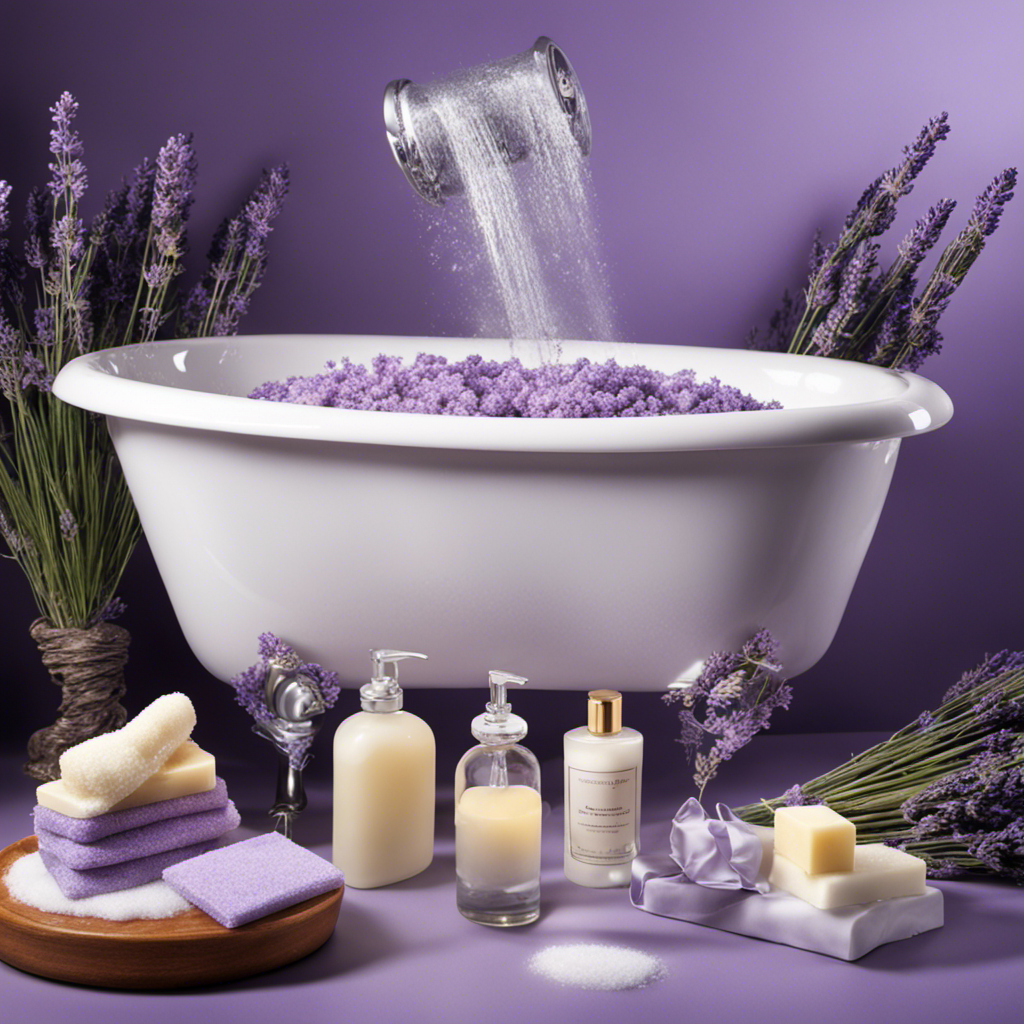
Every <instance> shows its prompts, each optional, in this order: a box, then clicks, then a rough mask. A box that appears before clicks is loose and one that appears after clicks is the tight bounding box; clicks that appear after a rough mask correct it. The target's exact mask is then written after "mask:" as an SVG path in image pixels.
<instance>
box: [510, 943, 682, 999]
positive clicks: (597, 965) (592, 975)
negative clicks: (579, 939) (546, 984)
mask: <svg viewBox="0 0 1024 1024" xmlns="http://www.w3.org/2000/svg"><path fill="white" fill-rule="evenodd" d="M527 967H528V968H529V969H530V970H531V971H533V972H534V974H540V975H542V976H543V977H545V978H549V979H550V980H551V981H557V982H559V983H560V984H562V985H573V986H575V987H576V988H596V989H605V990H621V989H628V988H643V987H644V986H645V985H649V984H650V983H651V982H652V981H660V980H661V979H662V978H664V977H665V976H666V975H667V974H668V968H666V966H665V964H664V962H663V961H662V960H660V959H658V957H656V956H652V955H651V954H650V953H644V952H643V951H642V950H639V949H631V948H630V947H629V946H608V945H604V944H603V943H577V944H573V945H566V946H548V947H547V948H546V949H542V950H541V951H540V952H539V953H535V954H534V955H533V956H532V957H530V959H529V961H528V962H527Z"/></svg>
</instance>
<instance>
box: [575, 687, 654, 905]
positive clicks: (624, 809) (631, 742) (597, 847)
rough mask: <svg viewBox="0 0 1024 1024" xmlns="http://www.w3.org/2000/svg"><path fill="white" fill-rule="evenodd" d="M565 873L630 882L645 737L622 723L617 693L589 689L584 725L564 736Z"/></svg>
mask: <svg viewBox="0 0 1024 1024" xmlns="http://www.w3.org/2000/svg"><path fill="white" fill-rule="evenodd" d="M564 754H565V877H566V878H568V879H569V881H571V882H575V883H576V884H577V885H586V886H590V887H591V888H595V889H606V888H613V887H616V886H624V885H629V882H630V874H631V871H632V864H633V858H634V857H635V856H636V855H637V854H638V853H639V852H640V786H641V781H642V779H641V774H642V770H643V759H644V738H643V736H642V735H641V734H640V733H639V732H637V731H636V729H629V728H625V729H624V728H623V727H622V694H621V693H619V692H618V690H591V691H590V693H588V694H587V724H586V725H585V726H580V727H579V728H578V729H572V730H570V731H569V732H567V733H566V734H565V742H564Z"/></svg>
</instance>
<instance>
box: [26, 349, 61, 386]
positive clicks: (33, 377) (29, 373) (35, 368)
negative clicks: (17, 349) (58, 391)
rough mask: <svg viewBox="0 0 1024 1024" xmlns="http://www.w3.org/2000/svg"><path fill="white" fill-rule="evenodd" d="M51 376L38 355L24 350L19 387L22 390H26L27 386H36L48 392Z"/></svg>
mask: <svg viewBox="0 0 1024 1024" xmlns="http://www.w3.org/2000/svg"><path fill="white" fill-rule="evenodd" d="M53 376H54V375H53V373H51V372H50V370H48V369H47V368H46V364H45V363H44V362H43V361H42V359H40V358H39V356H37V355H36V354H35V353H34V352H29V351H28V350H26V351H25V353H24V354H23V356H22V376H21V388H22V390H23V391H27V390H28V389H29V388H38V389H39V390H40V391H45V392H49V391H50V390H51V388H52V386H53Z"/></svg>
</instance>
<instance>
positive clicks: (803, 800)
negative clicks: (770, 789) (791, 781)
mask: <svg viewBox="0 0 1024 1024" xmlns="http://www.w3.org/2000/svg"><path fill="white" fill-rule="evenodd" d="M781 800H782V803H783V804H784V805H785V806H786V807H803V806H805V805H806V804H823V803H824V802H825V801H824V800H822V798H821V797H820V796H811V795H810V794H809V793H805V792H804V788H803V786H801V785H800V783H799V782H798V783H797V784H796V785H795V786H790V787H789V789H787V790H786V792H785V793H783V794H782V797H781Z"/></svg>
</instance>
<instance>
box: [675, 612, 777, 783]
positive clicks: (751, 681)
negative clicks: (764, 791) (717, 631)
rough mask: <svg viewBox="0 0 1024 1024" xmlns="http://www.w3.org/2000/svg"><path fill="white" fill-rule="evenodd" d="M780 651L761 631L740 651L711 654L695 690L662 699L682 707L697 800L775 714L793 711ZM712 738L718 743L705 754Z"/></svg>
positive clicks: (681, 739) (766, 632)
mask: <svg viewBox="0 0 1024 1024" xmlns="http://www.w3.org/2000/svg"><path fill="white" fill-rule="evenodd" d="M777 651H778V643H777V642H776V640H775V638H774V637H773V636H772V634H771V633H770V632H769V631H768V630H767V629H760V630H758V631H757V632H756V633H755V634H754V635H753V636H752V637H751V638H750V639H749V640H748V641H747V642H746V643H745V644H744V645H743V647H742V648H741V649H740V650H739V651H737V652H726V651H718V652H715V653H714V654H712V655H711V656H710V657H709V658H708V659H707V661H705V663H704V668H703V669H702V671H701V673H700V675H699V676H698V677H697V680H696V682H694V683H693V685H692V686H690V687H688V688H687V689H685V690H675V691H673V692H671V693H667V694H665V695H664V696H663V697H662V699H663V700H664V701H665V702H666V703H668V704H671V703H681V704H682V707H681V708H680V710H679V721H680V723H681V725H682V736H681V737H680V739H679V742H680V743H682V744H683V746H684V747H685V748H686V753H687V755H688V756H689V757H690V759H691V760H692V761H693V767H694V774H693V781H694V782H695V783H696V785H697V787H698V789H699V791H700V792H699V794H698V799H700V797H701V796H702V795H703V793H704V787H705V786H706V785H707V784H708V783H709V782H710V781H711V780H712V779H713V778H714V777H715V775H716V774H717V773H718V769H719V767H720V766H721V765H722V763H723V762H725V761H728V760H729V759H730V758H731V757H732V756H733V754H735V753H736V752H737V751H739V750H741V749H742V748H743V747H745V746H746V745H747V744H748V743H749V742H750V741H751V740H752V739H753V738H754V737H755V736H756V735H757V734H758V733H759V732H761V731H762V730H764V729H767V728H768V727H769V724H770V720H771V716H772V712H773V711H775V709H776V708H783V709H786V708H788V707H789V702H790V700H791V699H792V696H793V691H792V689H791V688H790V686H789V684H788V683H787V682H786V680H785V679H783V678H782V677H781V676H780V675H779V671H780V669H781V666H780V665H779V663H778V660H777V657H776V654H777ZM701 715H702V716H703V717H700V716H701ZM708 736H714V737H715V741H714V743H712V744H711V747H710V749H708V750H707V751H704V750H703V749H702V747H703V746H704V741H705V738H706V737H708Z"/></svg>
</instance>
